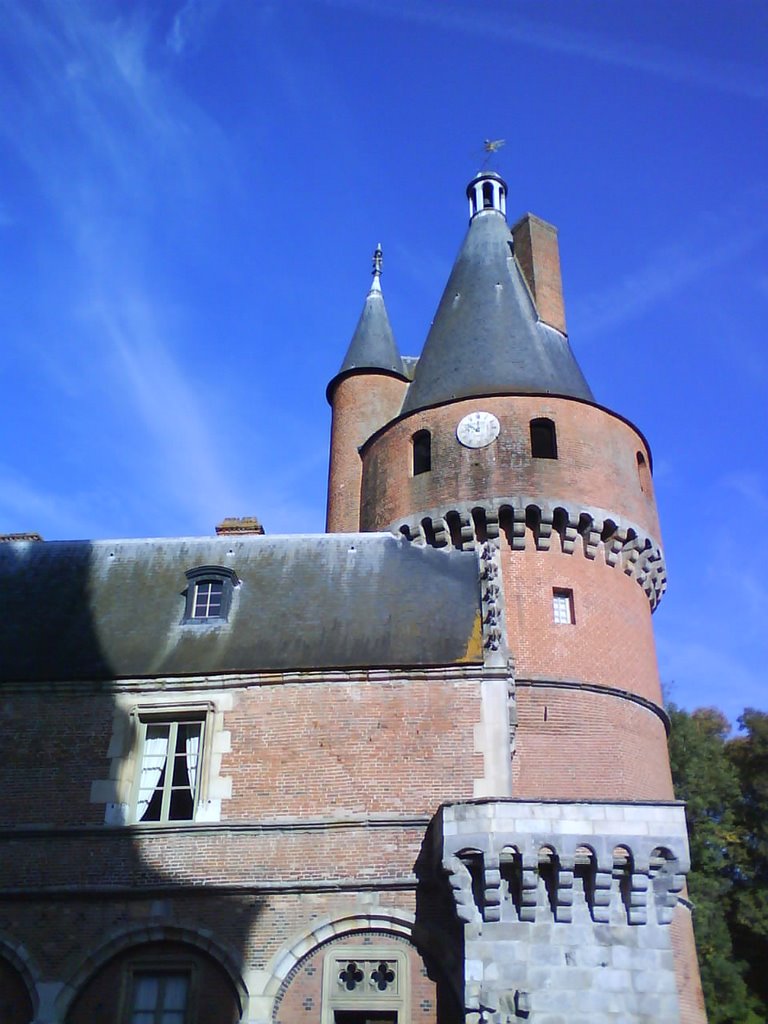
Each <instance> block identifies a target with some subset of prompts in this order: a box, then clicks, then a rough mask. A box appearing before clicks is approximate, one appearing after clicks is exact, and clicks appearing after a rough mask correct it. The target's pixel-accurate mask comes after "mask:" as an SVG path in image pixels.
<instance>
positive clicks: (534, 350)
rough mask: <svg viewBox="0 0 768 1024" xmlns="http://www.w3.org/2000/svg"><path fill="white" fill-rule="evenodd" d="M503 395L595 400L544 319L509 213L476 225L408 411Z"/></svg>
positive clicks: (487, 214)
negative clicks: (521, 263)
mask: <svg viewBox="0 0 768 1024" xmlns="http://www.w3.org/2000/svg"><path fill="white" fill-rule="evenodd" d="M499 392H512V393H520V392H523V393H531V394H533V393H548V394H553V395H566V396H570V397H573V398H584V399H587V400H589V401H593V395H592V392H591V391H590V388H589V385H588V384H587V382H586V380H585V379H584V375H583V374H582V372H581V370H580V369H579V366H578V363H577V362H576V360H575V358H574V356H573V353H572V352H571V348H570V345H569V344H568V339H567V338H566V337H565V336H564V335H562V334H560V332H559V331H556V330H555V329H554V328H552V327H549V326H547V325H546V324H544V323H541V322H540V321H539V320H538V317H537V314H536V308H535V306H534V304H533V299H532V297H531V294H530V292H529V290H528V288H527V286H526V284H525V281H524V280H523V277H522V273H521V271H520V268H519V267H518V265H517V262H516V261H515V259H514V257H513V254H512V234H511V232H510V230H509V228H508V226H507V222H506V220H505V218H504V216H503V214H502V213H500V212H498V211H496V210H486V211H483V212H481V213H478V214H477V215H476V216H474V217H473V218H472V220H471V222H470V225H469V231H468V232H467V235H466V237H465V239H464V242H463V244H462V247H461V249H460V251H459V255H458V256H457V258H456V262H455V263H454V266H453V270H452V271H451V276H450V277H449V278H448V284H447V286H446V289H445V291H444V293H443V297H442V299H441V300H440V305H439V306H438V308H437V313H436V314H435V319H434V321H433V323H432V327H431V328H430V331H429V334H428V335H427V340H426V342H425V343H424V351H423V352H422V355H421V358H420V359H419V362H418V365H417V366H416V373H415V375H414V379H413V383H412V384H411V386H410V387H409V388H408V394H407V395H406V398H405V402H404V404H403V409H402V412H403V413H407V412H413V411H414V410H416V409H422V408H424V407H425V406H428V405H437V404H439V403H441V402H447V401H451V400H452V399H455V398H466V397H469V396H471V395H488V394H497V393H499Z"/></svg>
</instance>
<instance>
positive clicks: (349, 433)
mask: <svg viewBox="0 0 768 1024" xmlns="http://www.w3.org/2000/svg"><path fill="white" fill-rule="evenodd" d="M406 387H407V384H406V382H405V381H403V380H399V379H398V378H397V377H391V376H387V375H384V374H380V373H354V374H351V375H350V376H348V377H344V378H342V379H341V380H340V381H339V382H338V383H337V384H336V385H335V386H334V388H333V394H332V399H331V403H332V410H333V413H332V421H331V453H330V463H329V470H328V508H327V516H326V529H327V531H328V533H354V532H355V531H357V530H359V528H360V525H359V524H360V482H361V480H362V474H363V464H362V461H361V459H360V454H359V452H358V448H359V447H360V445H362V444H364V443H365V441H367V440H368V438H369V437H370V436H371V434H373V433H374V432H375V431H376V430H379V429H380V428H381V427H383V426H384V424H385V423H388V422H389V421H390V420H391V419H394V417H395V416H397V414H398V413H399V411H400V407H401V405H402V404H403V397H404V395H405V391H406Z"/></svg>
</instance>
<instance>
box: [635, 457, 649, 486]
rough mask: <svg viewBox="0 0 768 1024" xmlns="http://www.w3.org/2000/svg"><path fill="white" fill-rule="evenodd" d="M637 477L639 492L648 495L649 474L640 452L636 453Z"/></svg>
mask: <svg viewBox="0 0 768 1024" xmlns="http://www.w3.org/2000/svg"><path fill="white" fill-rule="evenodd" d="M637 475H638V476H639V477H640V490H641V491H642V492H643V493H644V494H648V493H649V491H650V489H651V473H650V470H649V469H648V463H647V462H646V461H645V456H644V455H643V453H642V452H638V453H637Z"/></svg>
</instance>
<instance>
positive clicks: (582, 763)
mask: <svg viewBox="0 0 768 1024" xmlns="http://www.w3.org/2000/svg"><path fill="white" fill-rule="evenodd" d="M516 705H517V717H518V727H517V733H516V747H515V753H514V756H513V758H512V792H513V794H514V795H515V796H516V797H526V798H529V799H534V798H537V797H549V798H560V799H563V800H569V799H571V800H588V799H591V800H672V799H674V794H673V791H672V780H671V776H670V771H669V757H668V754H667V741H666V732H665V729H664V724H663V722H662V721H661V719H660V718H659V717H658V716H657V715H656V714H654V713H653V712H652V711H650V710H648V709H647V708H644V707H642V706H640V705H638V704H636V703H634V702H632V701H629V700H625V699H622V698H620V697H615V696H612V695H610V694H600V693H595V692H593V691H588V690H579V689H555V688H552V687H541V688H540V687H527V686H519V687H518V689H517V701H516Z"/></svg>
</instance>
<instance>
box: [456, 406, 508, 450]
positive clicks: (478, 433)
mask: <svg viewBox="0 0 768 1024" xmlns="http://www.w3.org/2000/svg"><path fill="white" fill-rule="evenodd" d="M500 429H501V427H500V425H499V421H498V420H497V419H496V417H495V416H494V415H493V413H492V412H470V413H468V414H467V415H466V416H465V417H464V418H463V419H462V420H461V421H460V422H459V425H458V427H457V428H456V437H457V438H458V440H459V444H463V445H464V447H465V448H485V447H486V446H487V445H489V444H492V443H493V442H494V441H495V440H496V438H497V437H498V436H499V430H500Z"/></svg>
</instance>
